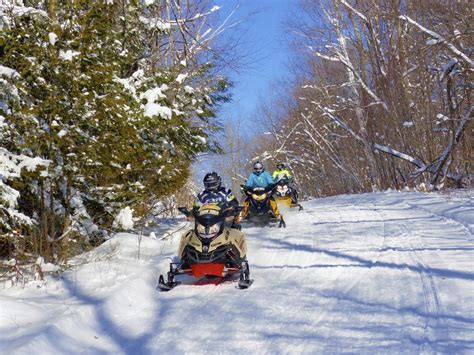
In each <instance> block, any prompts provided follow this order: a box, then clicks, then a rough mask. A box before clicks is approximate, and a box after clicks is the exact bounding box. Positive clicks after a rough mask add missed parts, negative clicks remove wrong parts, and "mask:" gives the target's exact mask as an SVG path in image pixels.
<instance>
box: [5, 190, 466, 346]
mask: <svg viewBox="0 0 474 355" xmlns="http://www.w3.org/2000/svg"><path fill="white" fill-rule="evenodd" d="M303 205H304V208H305V209H304V210H303V211H299V212H298V211H291V212H287V211H286V212H285V219H286V220H287V226H288V227H287V228H286V229H278V228H270V227H264V228H256V227H253V228H245V227H244V229H243V231H244V232H245V233H246V235H247V242H248V248H249V251H248V260H249V264H250V272H251V278H253V279H254V280H255V282H254V284H253V285H252V286H251V287H250V288H249V289H247V290H239V289H237V288H236V284H235V283H224V284H221V285H219V286H214V285H205V286H193V285H189V284H183V285H180V286H178V287H176V288H175V289H173V290H171V291H170V292H159V291H156V289H155V287H156V283H157V280H158V276H159V274H160V273H163V274H165V273H166V271H167V270H168V264H169V261H170V259H171V258H173V257H174V256H175V253H176V252H177V247H178V243H179V235H180V233H176V234H174V235H170V234H167V235H165V232H164V230H162V229H160V230H153V231H154V232H155V234H156V235H157V236H160V235H165V238H163V239H159V238H158V239H156V240H155V239H151V238H148V237H143V238H142V240H141V242H140V248H138V236H136V235H133V234H127V233H121V234H118V235H117V236H115V237H114V238H112V239H111V240H110V241H108V242H107V243H105V244H103V245H101V246H100V247H99V248H96V249H95V250H94V251H92V252H89V253H87V254H86V255H83V256H81V259H77V260H76V264H77V265H76V266H74V267H72V268H71V269H70V270H68V271H66V272H65V273H63V274H61V275H60V276H59V277H53V276H49V278H48V281H47V283H46V285H42V286H41V285H39V284H38V283H35V282H32V283H30V284H28V285H26V286H25V287H23V288H21V287H13V288H5V287H3V288H0V305H1V310H0V354H66V353H67V354H70V353H85V354H104V353H114V354H157V353H166V354H180V353H229V354H230V353H232V354H233V353H241V354H244V353H245V354H247V353H258V354H275V353H278V354H280V353H291V354H294V353H308V354H315V353H323V354H328V353H341V352H343V353H347V352H349V353H369V352H371V353H372V352H374V353H394V354H399V353H404V354H405V353H410V354H411V353H414V354H415V353H416V354H418V353H422V354H437V353H450V354H451V353H460V354H469V353H474V268H473V264H474V245H473V241H474V240H473V231H474V190H467V191H466V190H462V191H455V192H451V193H449V194H446V193H444V194H440V193H432V194H423V193H414V192H383V193H376V194H361V195H344V196H336V197H330V198H324V199H316V200H312V201H308V202H305V203H303ZM182 226H183V224H182V223H181V225H180V226H179V227H182ZM166 228H168V231H169V230H173V229H177V228H178V225H176V224H175V225H174V226H168V227H166V226H165V229H166ZM138 255H140V258H138ZM37 286H41V287H39V288H38V287H37Z"/></svg>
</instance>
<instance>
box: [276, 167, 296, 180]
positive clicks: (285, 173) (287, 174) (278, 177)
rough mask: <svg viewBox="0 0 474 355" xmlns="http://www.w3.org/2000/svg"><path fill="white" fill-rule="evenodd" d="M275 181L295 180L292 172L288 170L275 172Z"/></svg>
mask: <svg viewBox="0 0 474 355" xmlns="http://www.w3.org/2000/svg"><path fill="white" fill-rule="evenodd" d="M272 177H273V180H274V181H275V182H278V181H279V180H281V179H285V178H287V179H288V180H291V179H293V176H292V175H291V173H290V171H289V170H288V169H281V170H279V169H277V170H275V171H274V172H273V174H272Z"/></svg>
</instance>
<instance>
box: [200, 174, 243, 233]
mask: <svg viewBox="0 0 474 355" xmlns="http://www.w3.org/2000/svg"><path fill="white" fill-rule="evenodd" d="M203 183H204V190H203V191H201V192H200V193H199V194H198V195H197V198H196V200H195V201H194V204H193V210H199V208H200V207H201V206H202V205H203V204H206V203H218V204H220V205H226V208H232V209H233V208H236V207H238V206H239V201H237V199H236V198H235V196H234V194H233V193H232V191H231V190H230V189H226V188H225V187H224V186H222V179H221V177H220V176H219V174H217V173H216V172H215V171H213V172H211V173H207V174H206V176H204V179H203ZM239 222H240V215H239V213H237V214H236V215H235V216H234V219H233V221H232V225H231V228H236V229H240V225H239Z"/></svg>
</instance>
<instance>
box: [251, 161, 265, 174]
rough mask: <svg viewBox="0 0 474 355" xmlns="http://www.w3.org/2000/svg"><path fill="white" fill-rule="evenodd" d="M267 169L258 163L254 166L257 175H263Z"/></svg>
mask: <svg viewBox="0 0 474 355" xmlns="http://www.w3.org/2000/svg"><path fill="white" fill-rule="evenodd" d="M264 170H265V168H264V167H263V164H262V163H260V162H259V161H257V162H256V163H255V164H253V171H254V172H255V173H257V174H261V173H263V171H264Z"/></svg>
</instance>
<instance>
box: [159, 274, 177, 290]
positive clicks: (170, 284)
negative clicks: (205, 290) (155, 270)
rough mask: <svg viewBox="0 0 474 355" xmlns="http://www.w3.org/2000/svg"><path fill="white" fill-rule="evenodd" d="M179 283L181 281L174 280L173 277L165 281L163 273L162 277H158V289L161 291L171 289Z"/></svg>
mask: <svg viewBox="0 0 474 355" xmlns="http://www.w3.org/2000/svg"><path fill="white" fill-rule="evenodd" d="M179 284H180V282H177V281H174V279H173V278H171V280H170V278H169V277H168V281H167V282H165V279H164V277H163V275H160V278H159V279H158V286H157V289H159V290H160V291H170V290H172V289H173V288H175V287H176V286H178V285H179Z"/></svg>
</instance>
